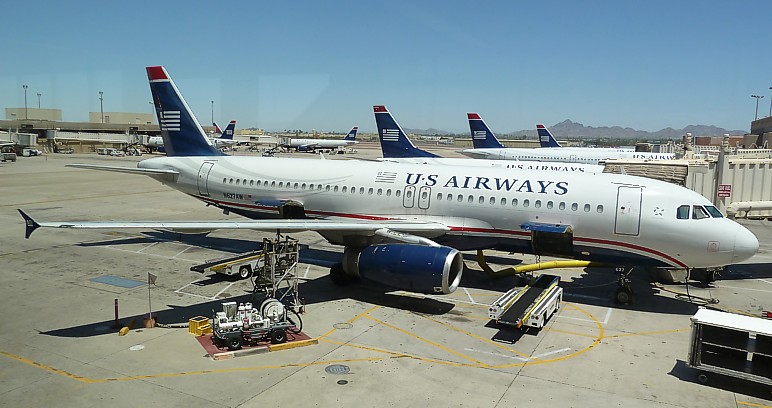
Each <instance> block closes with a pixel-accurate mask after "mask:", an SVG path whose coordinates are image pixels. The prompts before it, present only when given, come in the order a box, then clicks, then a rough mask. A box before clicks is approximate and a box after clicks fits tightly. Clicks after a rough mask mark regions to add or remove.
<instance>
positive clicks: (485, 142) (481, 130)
mask: <svg viewBox="0 0 772 408" xmlns="http://www.w3.org/2000/svg"><path fill="white" fill-rule="evenodd" d="M466 117H467V118H468V119H469V131H470V132H471V133H472V145H474V148H475V149H501V148H503V147H504V145H503V144H501V142H499V139H496V135H494V134H493V132H491V130H490V129H489V128H488V125H486V124H485V122H484V121H483V120H482V118H481V117H480V115H478V114H477V113H467V114H466Z"/></svg>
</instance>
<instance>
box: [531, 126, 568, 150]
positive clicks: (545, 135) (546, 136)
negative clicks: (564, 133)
mask: <svg viewBox="0 0 772 408" xmlns="http://www.w3.org/2000/svg"><path fill="white" fill-rule="evenodd" d="M536 131H537V132H539V145H540V146H541V147H562V146H560V143H558V141H557V140H555V138H554V137H552V133H550V131H549V130H548V129H547V128H546V127H544V125H536Z"/></svg>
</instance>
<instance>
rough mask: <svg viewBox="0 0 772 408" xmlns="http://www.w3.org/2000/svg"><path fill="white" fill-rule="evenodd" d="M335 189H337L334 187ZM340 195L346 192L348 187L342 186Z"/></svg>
mask: <svg viewBox="0 0 772 408" xmlns="http://www.w3.org/2000/svg"><path fill="white" fill-rule="evenodd" d="M336 188H337V187H336ZM340 191H341V192H342V193H345V192H348V187H346V186H343V188H342V189H341V190H340Z"/></svg>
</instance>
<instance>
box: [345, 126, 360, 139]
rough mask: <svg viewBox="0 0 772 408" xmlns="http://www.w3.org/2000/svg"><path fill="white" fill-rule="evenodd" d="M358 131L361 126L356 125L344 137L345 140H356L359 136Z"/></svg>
mask: <svg viewBox="0 0 772 408" xmlns="http://www.w3.org/2000/svg"><path fill="white" fill-rule="evenodd" d="M357 131H359V126H354V127H352V128H351V130H349V132H348V134H347V135H346V137H344V138H343V140H354V139H356V137H357Z"/></svg>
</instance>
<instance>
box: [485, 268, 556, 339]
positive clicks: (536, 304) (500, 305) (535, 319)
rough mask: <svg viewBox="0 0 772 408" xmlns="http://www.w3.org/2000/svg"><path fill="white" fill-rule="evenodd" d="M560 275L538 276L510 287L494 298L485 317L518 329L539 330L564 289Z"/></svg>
mask: <svg viewBox="0 0 772 408" xmlns="http://www.w3.org/2000/svg"><path fill="white" fill-rule="evenodd" d="M559 283H560V277H559V276H553V275H541V276H539V277H538V278H536V280H534V281H533V282H531V283H530V284H528V285H526V286H525V287H523V288H513V289H511V290H510V291H508V292H507V293H505V294H503V295H502V296H501V297H499V298H498V299H496V301H495V302H493V304H491V306H490V308H489V309H488V317H490V318H491V319H493V320H495V321H496V323H497V324H498V323H501V324H505V325H509V326H515V327H517V328H521V329H527V328H529V327H533V328H536V329H541V328H542V327H544V325H545V324H547V320H549V318H550V317H551V316H552V315H553V314H555V312H557V311H558V309H559V308H560V302H561V301H562V300H563V288H561V287H560V286H559Z"/></svg>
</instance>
